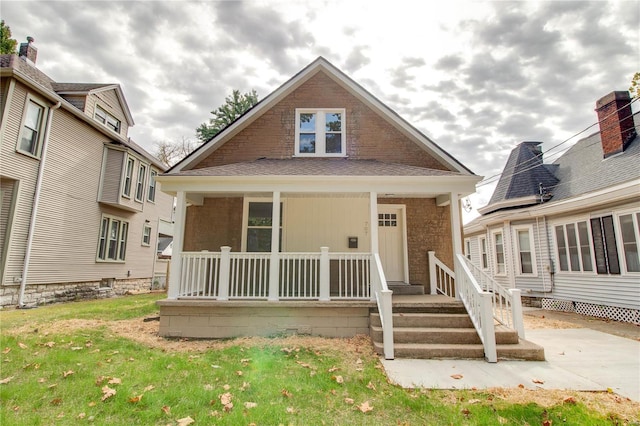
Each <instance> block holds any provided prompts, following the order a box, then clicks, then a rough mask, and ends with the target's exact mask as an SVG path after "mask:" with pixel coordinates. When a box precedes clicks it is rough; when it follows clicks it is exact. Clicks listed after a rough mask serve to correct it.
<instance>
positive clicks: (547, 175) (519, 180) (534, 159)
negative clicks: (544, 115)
mask: <svg viewBox="0 0 640 426" xmlns="http://www.w3.org/2000/svg"><path fill="white" fill-rule="evenodd" d="M540 144H542V142H522V143H520V144H519V145H518V146H517V147H515V148H514V149H513V151H511V154H510V155H509V159H508V160H507V164H506V165H505V166H504V170H503V171H502V175H501V176H500V180H499V181H498V185H497V186H496V189H495V191H494V192H493V195H492V196H491V200H490V201H489V204H488V206H491V205H492V204H496V203H500V202H503V201H505V200H509V199H514V198H522V197H529V196H532V195H539V194H540V188H539V187H540V184H542V186H543V187H544V188H548V187H552V186H554V185H555V184H556V183H557V182H558V179H557V178H556V176H554V175H553V167H549V165H547V164H543V163H542V151H541V150H540Z"/></svg>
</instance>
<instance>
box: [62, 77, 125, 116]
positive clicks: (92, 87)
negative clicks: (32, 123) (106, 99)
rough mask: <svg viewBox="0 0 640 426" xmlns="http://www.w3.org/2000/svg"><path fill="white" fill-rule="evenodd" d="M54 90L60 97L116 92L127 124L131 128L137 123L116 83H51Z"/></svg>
mask: <svg viewBox="0 0 640 426" xmlns="http://www.w3.org/2000/svg"><path fill="white" fill-rule="evenodd" d="M51 87H52V89H53V90H54V91H55V92H56V93H57V94H59V95H60V96H63V97H64V95H83V96H88V95H91V94H94V93H98V92H105V91H107V90H115V91H116V96H117V98H118V102H119V103H120V108H122V111H123V112H124V115H125V117H126V119H127V123H128V124H129V126H133V125H134V124H135V123H134V122H133V116H132V115H131V110H130V109H129V105H128V104H127V100H126V99H125V97H124V93H123V92H122V88H121V87H120V85H119V84H115V83H109V84H105V83H56V82H52V83H51Z"/></svg>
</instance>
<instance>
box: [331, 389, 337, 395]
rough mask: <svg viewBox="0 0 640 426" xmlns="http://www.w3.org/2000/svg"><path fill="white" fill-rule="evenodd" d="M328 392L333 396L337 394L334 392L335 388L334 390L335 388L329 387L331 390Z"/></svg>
mask: <svg viewBox="0 0 640 426" xmlns="http://www.w3.org/2000/svg"><path fill="white" fill-rule="evenodd" d="M329 393H330V394H331V395H334V396H335V395H337V394H338V392H336V390H335V389H331V390H330V391H329Z"/></svg>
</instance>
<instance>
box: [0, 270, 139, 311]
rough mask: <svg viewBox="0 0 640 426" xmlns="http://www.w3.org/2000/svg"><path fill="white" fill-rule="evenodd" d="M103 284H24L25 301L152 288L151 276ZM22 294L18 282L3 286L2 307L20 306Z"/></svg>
mask: <svg viewBox="0 0 640 426" xmlns="http://www.w3.org/2000/svg"><path fill="white" fill-rule="evenodd" d="M101 285H102V281H87V282H72V283H55V284H31V285H27V286H26V287H25V290H24V299H23V303H24V304H25V305H27V306H29V305H46V304H49V303H59V302H71V301H76V300H87V299H101V298H107V297H113V296H121V295H124V294H128V293H140V292H145V291H149V290H150V289H151V278H150V277H149V278H131V279H124V280H115V281H114V282H113V286H110V287H104V286H101ZM19 294H20V286H19V285H11V286H2V287H0V307H10V306H17V305H18V298H19Z"/></svg>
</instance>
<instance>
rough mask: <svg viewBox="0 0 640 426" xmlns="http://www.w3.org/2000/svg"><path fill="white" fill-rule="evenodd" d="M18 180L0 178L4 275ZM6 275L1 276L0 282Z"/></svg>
mask: <svg viewBox="0 0 640 426" xmlns="http://www.w3.org/2000/svg"><path fill="white" fill-rule="evenodd" d="M17 192H18V181H15V180H12V179H4V178H0V271H2V272H1V275H4V272H5V270H6V268H5V260H6V256H7V251H8V248H9V244H10V237H11V223H12V222H13V220H14V215H13V207H14V197H15V196H17ZM3 280H4V277H3V276H0V282H3Z"/></svg>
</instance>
